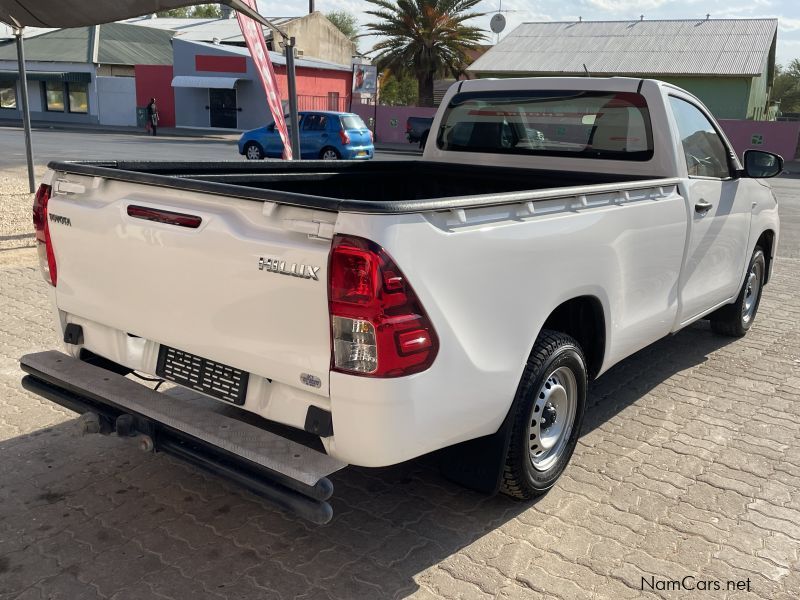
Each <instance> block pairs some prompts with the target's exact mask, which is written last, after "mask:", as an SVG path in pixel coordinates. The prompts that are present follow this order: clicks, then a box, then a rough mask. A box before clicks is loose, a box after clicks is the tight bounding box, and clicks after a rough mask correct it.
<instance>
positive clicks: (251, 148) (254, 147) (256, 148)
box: [244, 142, 264, 160]
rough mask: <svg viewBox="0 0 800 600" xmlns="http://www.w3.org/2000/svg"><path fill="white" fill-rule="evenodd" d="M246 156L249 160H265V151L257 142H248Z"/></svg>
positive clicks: (245, 148) (245, 149) (245, 150)
mask: <svg viewBox="0 0 800 600" xmlns="http://www.w3.org/2000/svg"><path fill="white" fill-rule="evenodd" d="M244 155H245V156H246V157H247V160H261V159H262V158H264V151H263V150H262V149H261V146H260V145H259V144H257V143H256V142H247V145H246V146H245V147H244Z"/></svg>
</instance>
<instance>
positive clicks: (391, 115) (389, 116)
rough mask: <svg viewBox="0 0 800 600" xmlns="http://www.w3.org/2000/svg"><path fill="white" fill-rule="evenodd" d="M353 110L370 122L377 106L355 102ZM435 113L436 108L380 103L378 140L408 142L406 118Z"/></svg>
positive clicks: (391, 142) (428, 115)
mask: <svg viewBox="0 0 800 600" xmlns="http://www.w3.org/2000/svg"><path fill="white" fill-rule="evenodd" d="M352 111H353V112H354V113H356V114H357V115H359V116H360V117H361V118H362V119H364V122H365V123H369V119H372V118H373V117H374V116H375V107H374V106H373V105H372V104H355V103H354V104H353V108H352ZM435 114H436V109H435V108H427V107H422V106H380V105H379V106H378V129H377V131H376V141H377V142H379V143H382V144H407V143H408V140H406V120H407V119H408V117H432V116H433V115H435ZM393 123H394V125H395V126H394V127H393V126H392V124H393Z"/></svg>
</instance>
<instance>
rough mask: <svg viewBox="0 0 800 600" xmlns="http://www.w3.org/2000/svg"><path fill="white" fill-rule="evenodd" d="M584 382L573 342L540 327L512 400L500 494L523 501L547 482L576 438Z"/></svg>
mask: <svg viewBox="0 0 800 600" xmlns="http://www.w3.org/2000/svg"><path fill="white" fill-rule="evenodd" d="M586 386H587V373H586V360H585V359H584V357H583V352H582V351H581V348H580V346H579V345H578V342H576V341H575V340H574V339H573V338H572V337H570V336H568V335H566V334H563V333H559V332H557V331H548V330H543V331H542V332H541V333H540V334H539V337H538V338H537V339H536V344H535V345H534V347H533V351H532V352H531V355H530V357H529V358H528V362H527V364H526V366H525V371H524V372H523V374H522V380H521V381H520V384H519V388H518V389H517V396H516V398H515V399H514V409H513V410H514V414H513V424H512V428H511V438H510V440H509V446H508V453H507V455H506V462H505V468H504V471H503V482H502V484H501V491H502V492H503V493H505V494H507V495H509V496H512V497H514V498H519V499H522V500H527V499H529V498H532V497H534V496H538V495H541V494H543V493H545V492H546V491H547V490H549V489H550V488H551V487H553V485H554V484H555V482H556V480H557V479H558V478H559V477H560V476H561V473H563V472H564V469H565V468H566V466H567V463H569V459H570V457H571V456H572V453H573V451H574V450H575V445H576V444H577V442H578V437H579V435H580V429H581V424H582V423H583V413H584V410H585V406H586Z"/></svg>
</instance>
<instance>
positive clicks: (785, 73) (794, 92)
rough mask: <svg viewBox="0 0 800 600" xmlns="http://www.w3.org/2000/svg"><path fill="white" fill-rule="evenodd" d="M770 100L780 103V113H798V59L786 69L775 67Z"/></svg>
mask: <svg viewBox="0 0 800 600" xmlns="http://www.w3.org/2000/svg"><path fill="white" fill-rule="evenodd" d="M775 71H776V74H775V82H774V83H773V84H772V100H773V101H780V103H781V108H780V110H781V112H782V113H796V112H800V59H798V58H795V59H794V60H793V61H792V62H790V63H789V66H788V67H782V66H781V65H777V66H776V67H775Z"/></svg>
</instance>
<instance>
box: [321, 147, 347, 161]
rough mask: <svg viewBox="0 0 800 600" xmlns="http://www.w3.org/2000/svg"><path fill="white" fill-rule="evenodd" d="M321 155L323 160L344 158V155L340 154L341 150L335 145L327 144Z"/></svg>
mask: <svg viewBox="0 0 800 600" xmlns="http://www.w3.org/2000/svg"><path fill="white" fill-rule="evenodd" d="M319 157H320V159H321V160H339V159H340V158H342V155H341V154H339V151H338V150H337V149H336V148H334V147H333V146H325V147H324V148H323V149H322V150H320V151H319Z"/></svg>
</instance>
